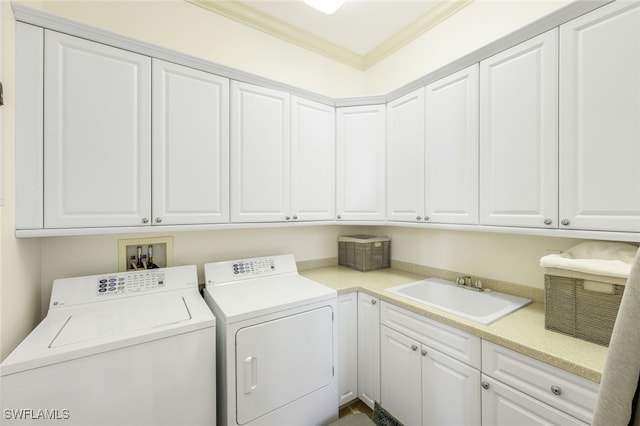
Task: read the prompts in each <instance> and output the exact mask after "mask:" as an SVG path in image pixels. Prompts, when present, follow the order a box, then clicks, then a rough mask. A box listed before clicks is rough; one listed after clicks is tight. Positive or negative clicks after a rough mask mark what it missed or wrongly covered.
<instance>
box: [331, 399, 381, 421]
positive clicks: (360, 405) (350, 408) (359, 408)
mask: <svg viewBox="0 0 640 426" xmlns="http://www.w3.org/2000/svg"><path fill="white" fill-rule="evenodd" d="M351 413H364V414H366V415H367V416H369V417H371V415H372V414H373V410H372V409H371V408H369V407H368V406H367V404H365V403H364V402H362V401H360V400H359V399H356V400H355V401H353V402H350V403H349V404H347V405H343V406H342V407H340V412H339V413H338V416H339V417H340V418H342V417H344V416H346V415H348V414H351Z"/></svg>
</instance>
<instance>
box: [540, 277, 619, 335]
mask: <svg viewBox="0 0 640 426" xmlns="http://www.w3.org/2000/svg"><path fill="white" fill-rule="evenodd" d="M544 272H545V276H544V290H545V321H544V322H545V324H544V325H545V328H546V329H548V330H553V331H557V332H560V333H563V334H568V335H569V336H573V337H576V338H578V339H582V340H587V341H589V342H593V343H598V344H600V345H604V346H609V341H610V340H611V332H612V331H613V325H614V324H615V322H616V317H617V315H618V308H619V307H620V301H621V300H622V293H623V292H624V284H625V282H626V279H624V278H617V277H605V276H600V275H591V274H583V273H579V272H573V271H567V270H563V269H555V268H545V270H544Z"/></svg>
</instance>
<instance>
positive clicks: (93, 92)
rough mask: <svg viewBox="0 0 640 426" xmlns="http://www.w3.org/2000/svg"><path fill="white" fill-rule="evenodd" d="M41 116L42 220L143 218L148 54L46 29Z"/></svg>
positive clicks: (99, 222)
mask: <svg viewBox="0 0 640 426" xmlns="http://www.w3.org/2000/svg"><path fill="white" fill-rule="evenodd" d="M44 115H45V121H44V158H45V167H44V182H45V185H44V187H45V189H44V209H45V220H44V222H45V223H44V226H45V227H46V228H79V227H86V228H88V227H97V226H135V225H141V224H143V223H148V222H149V220H150V213H151V196H150V188H151V59H150V58H148V57H146V56H142V55H138V54H135V53H132V52H129V51H126V50H121V49H116V48H113V47H110V46H106V45H102V44H99V43H93V42H90V41H87V40H84V39H80V38H75V37H71V36H68V35H65V34H60V33H56V32H52V31H46V32H45V76H44Z"/></svg>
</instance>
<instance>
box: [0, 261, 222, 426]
mask: <svg viewBox="0 0 640 426" xmlns="http://www.w3.org/2000/svg"><path fill="white" fill-rule="evenodd" d="M215 329H216V328H215V318H214V316H213V315H212V313H211V310H210V309H209V308H208V307H207V305H206V303H205V302H204V300H203V299H202V296H201V295H200V293H199V291H198V279H197V272H196V267H195V266H179V267H172V268H161V269H151V270H145V271H135V272H122V273H114V274H103V275H95V276H89V277H78V278H68V279H60V280H55V281H54V283H53V289H52V293H51V301H50V304H49V311H48V313H47V316H46V317H45V318H44V319H43V320H42V322H41V323H40V324H39V325H38V326H37V327H36V328H35V329H34V330H33V331H32V332H31V333H30V334H29V335H28V336H27V337H26V339H25V340H24V341H23V342H22V343H21V344H20V345H19V346H18V347H17V348H16V349H15V350H14V351H13V352H12V353H11V354H10V355H9V356H8V357H7V358H6V359H5V360H4V361H3V363H2V364H0V380H1V382H0V404H1V406H2V407H1V408H2V411H1V415H2V418H3V420H4V421H5V422H6V423H7V424H19V425H26V424H38V425H42V424H50V423H51V424H65V425H109V426H118V425H132V426H133V425H207V426H210V425H214V424H215V417H216V407H215V403H214V402H212V401H214V399H215V368H214V366H212V365H211V359H212V357H215Z"/></svg>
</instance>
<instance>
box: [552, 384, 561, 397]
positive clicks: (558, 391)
mask: <svg viewBox="0 0 640 426" xmlns="http://www.w3.org/2000/svg"><path fill="white" fill-rule="evenodd" d="M551 393H552V394H554V395H562V388H561V387H560V386H557V385H553V386H551Z"/></svg>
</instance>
